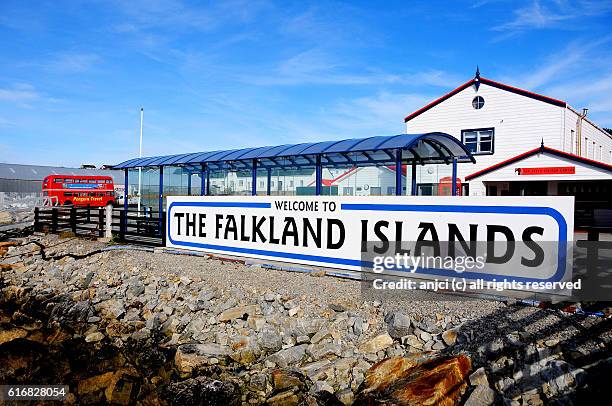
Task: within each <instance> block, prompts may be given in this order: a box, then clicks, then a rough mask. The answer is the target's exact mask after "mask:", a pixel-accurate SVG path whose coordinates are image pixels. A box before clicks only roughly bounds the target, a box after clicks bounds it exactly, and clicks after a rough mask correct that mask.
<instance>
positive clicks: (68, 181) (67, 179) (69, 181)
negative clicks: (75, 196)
mask: <svg viewBox="0 0 612 406" xmlns="http://www.w3.org/2000/svg"><path fill="white" fill-rule="evenodd" d="M64 181H65V182H66V183H74V179H69V178H66V179H64Z"/></svg>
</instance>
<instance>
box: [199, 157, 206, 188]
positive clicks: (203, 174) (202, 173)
mask: <svg viewBox="0 0 612 406" xmlns="http://www.w3.org/2000/svg"><path fill="white" fill-rule="evenodd" d="M204 195H206V164H202V165H201V166H200V196H204Z"/></svg>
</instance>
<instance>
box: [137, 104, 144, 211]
mask: <svg viewBox="0 0 612 406" xmlns="http://www.w3.org/2000/svg"><path fill="white" fill-rule="evenodd" d="M143 119H144V108H143V107H141V108H140V148H139V152H138V157H139V158H142V122H143ZM141 182H142V168H141V167H138V215H139V216H140V196H141Z"/></svg>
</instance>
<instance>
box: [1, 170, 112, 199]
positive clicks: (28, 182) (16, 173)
mask: <svg viewBox="0 0 612 406" xmlns="http://www.w3.org/2000/svg"><path fill="white" fill-rule="evenodd" d="M48 175H106V176H111V177H112V178H113V180H114V183H115V186H118V187H121V188H123V182H124V176H123V172H122V171H109V170H101V169H80V168H64V167H59V166H41V165H21V164H7V163H0V193H22V194H26V193H41V188H42V180H43V179H44V178H45V176H48Z"/></svg>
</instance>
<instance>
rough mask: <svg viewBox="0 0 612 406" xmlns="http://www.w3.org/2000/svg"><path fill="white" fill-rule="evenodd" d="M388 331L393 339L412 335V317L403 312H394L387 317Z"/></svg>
mask: <svg viewBox="0 0 612 406" xmlns="http://www.w3.org/2000/svg"><path fill="white" fill-rule="evenodd" d="M386 321H387V331H388V332H389V335H390V336H391V337H393V338H401V337H404V336H406V335H408V334H410V333H412V328H411V323H412V322H411V320H410V317H409V316H407V315H406V314H404V313H401V312H394V313H392V314H391V315H389V316H388V317H387V320H386Z"/></svg>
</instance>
